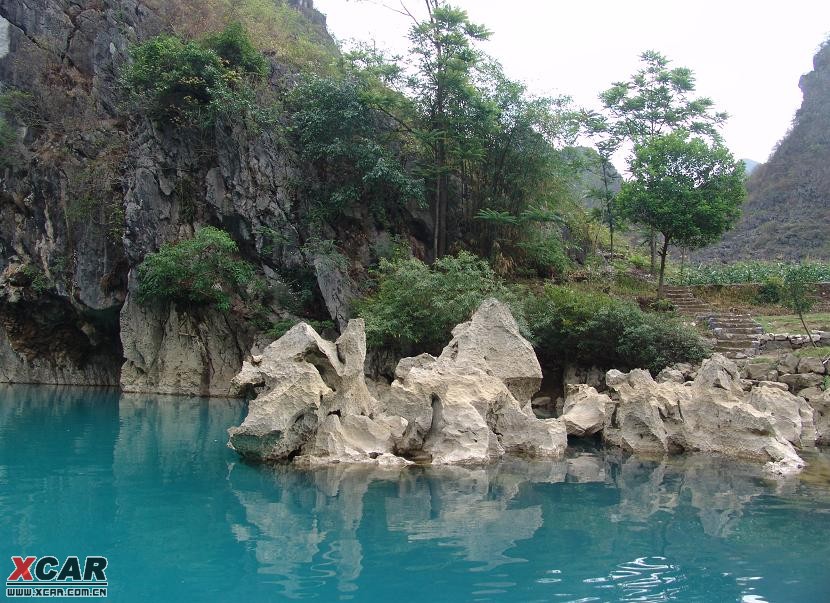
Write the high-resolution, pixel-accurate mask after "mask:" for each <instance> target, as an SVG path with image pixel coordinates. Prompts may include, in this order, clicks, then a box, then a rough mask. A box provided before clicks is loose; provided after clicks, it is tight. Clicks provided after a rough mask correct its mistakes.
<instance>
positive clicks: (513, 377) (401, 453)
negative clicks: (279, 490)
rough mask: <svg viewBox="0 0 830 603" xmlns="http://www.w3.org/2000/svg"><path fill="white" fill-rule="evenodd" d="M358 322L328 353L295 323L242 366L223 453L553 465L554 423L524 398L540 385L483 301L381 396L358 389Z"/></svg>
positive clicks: (561, 440) (507, 325)
mask: <svg viewBox="0 0 830 603" xmlns="http://www.w3.org/2000/svg"><path fill="white" fill-rule="evenodd" d="M363 329H364V326H363V321H362V320H352V321H349V323H348V326H347V327H346V329H345V331H344V332H343V335H341V337H340V338H339V339H338V340H337V341H336V342H335V343H331V342H328V341H326V340H324V339H322V338H321V337H320V336H319V335H318V334H317V333H316V332H315V331H314V329H312V328H311V327H310V326H308V325H307V324H304V323H301V324H299V325H297V326H295V327H294V328H292V329H291V330H290V331H289V332H288V333H286V334H285V335H284V336H283V337H282V338H281V339H279V340H278V341H276V342H274V343H273V344H271V345H270V346H268V347H267V348H266V349H265V350H264V352H263V354H262V356H261V357H257V358H256V359H254V360H255V361H256V362H254V361H252V362H245V363H244V365H243V367H242V370H241V371H240V373H239V374H238V375H237V376H236V377H235V378H234V380H233V387H234V388H235V391H236V392H237V393H245V392H246V390H250V389H253V390H254V391H256V392H258V393H259V395H258V397H257V398H255V399H254V400H253V401H252V402H251V405H250V410H249V414H248V417H246V419H245V421H244V422H243V424H242V425H241V426H239V427H235V428H232V429H231V430H230V431H229V433H230V442H229V445H230V446H231V447H232V448H234V449H235V450H236V451H237V452H239V453H240V454H241V455H242V456H244V457H247V458H251V459H255V460H264V461H278V460H287V459H291V458H295V457H296V460H297V462H300V463H304V464H310V465H314V464H320V463H332V462H373V463H378V464H406V463H410V462H412V461H411V460H410V459H417V460H421V461H429V462H432V463H433V464H453V463H483V462H487V461H489V460H491V459H493V458H496V457H499V456H501V455H503V454H505V453H513V454H522V455H527V456H532V457H541V458H559V457H561V456H562V454H563V453H564V451H565V448H566V446H567V435H566V430H565V426H564V424H563V423H562V422H561V421H560V420H558V419H545V420H541V419H538V418H536V416H535V415H534V414H533V411H532V410H531V408H530V398H531V396H532V395H533V394H534V393H536V391H537V390H538V388H539V384H540V383H541V381H542V371H541V369H540V367H539V363H538V361H537V360H536V356H535V354H534V353H533V348H532V347H531V346H530V344H529V343H528V342H527V341H526V340H525V339H524V338H523V337H522V336H521V334H520V333H519V329H518V326H517V325H516V321H515V320H514V319H513V316H512V315H511V314H510V311H509V310H508V309H507V307H506V306H504V305H503V304H502V303H500V302H498V301H496V300H493V299H491V300H486V301H485V302H483V303H482V304H481V306H480V307H479V309H478V310H477V311H476V313H475V314H474V315H473V317H472V319H471V320H470V321H469V322H466V323H463V324H461V325H459V326H458V327H456V329H455V330H454V331H453V335H454V337H453V340H452V341H451V342H450V343H449V344H448V345H447V347H446V348H444V350H443V352H442V353H441V355H440V356H439V357H438V358H435V357H433V356H429V355H428V354H423V355H421V356H417V357H414V358H404V359H403V360H401V361H400V363H399V365H398V368H397V369H396V371H395V374H396V377H397V378H396V380H395V381H394V382H393V383H392V384H391V386H389V387H383V386H376V385H374V384H373V387H372V389H371V391H370V389H369V388H368V387H367V384H366V381H365V379H364V376H363V364H364V361H365V357H366V341H365V333H364V330H363Z"/></svg>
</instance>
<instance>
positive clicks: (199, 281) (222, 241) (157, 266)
mask: <svg viewBox="0 0 830 603" xmlns="http://www.w3.org/2000/svg"><path fill="white" fill-rule="evenodd" d="M238 254H239V249H238V247H237V245H236V243H235V242H234V241H233V239H231V238H230V236H228V234H227V233H226V232H224V231H222V230H219V229H218V228H214V227H212V226H205V227H204V228H202V229H201V230H199V231H198V232H197V233H196V235H195V236H194V237H193V238H192V239H185V240H183V241H179V242H177V243H168V244H166V245H163V246H162V248H161V249H159V251H158V252H156V253H151V254H149V255H148V256H147V257H145V258H144V261H143V262H142V263H141V265H140V266H139V267H138V285H139V288H138V301H139V303H142V304H146V303H151V302H181V303H183V304H190V305H196V306H213V307H215V308H217V309H219V310H221V311H223V312H227V311H228V310H230V307H231V301H232V296H233V295H234V292H237V291H244V290H245V288H246V286H247V285H249V284H250V283H251V282H252V281H253V278H254V270H253V267H252V266H251V264H249V263H248V262H246V261H245V260H243V259H241V258H240V257H239V255H238Z"/></svg>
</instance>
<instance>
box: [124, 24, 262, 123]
mask: <svg viewBox="0 0 830 603" xmlns="http://www.w3.org/2000/svg"><path fill="white" fill-rule="evenodd" d="M131 54H132V62H131V63H130V65H129V66H128V67H127V68H126V69H125V71H124V73H123V77H122V80H123V84H124V86H125V88H126V90H127V92H128V94H129V97H130V99H131V101H132V102H133V103H134V105H135V106H136V107H137V108H138V109H139V110H141V111H143V112H144V113H146V114H147V115H148V116H150V117H152V118H154V119H159V120H163V121H167V122H170V123H173V124H176V125H181V126H188V127H208V126H211V125H213V123H214V122H215V121H216V119H217V118H219V117H221V116H240V115H241V116H252V117H256V118H261V117H262V115H263V113H262V112H261V111H260V110H259V109H258V107H257V105H256V102H255V99H254V94H253V91H252V85H253V83H254V82H256V81H257V80H259V79H262V77H263V76H264V75H265V73H266V72H267V62H266V61H265V58H264V57H263V56H262V55H261V54H260V53H259V52H258V51H257V50H256V49H255V48H254V47H253V46H252V44H251V41H250V39H249V38H248V36H247V33H246V32H245V30H244V28H242V26H241V25H239V24H238V23H232V24H230V25H228V26H227V28H225V30H224V31H222V32H221V33H218V34H214V35H210V36H208V37H206V38H204V39H203V40H202V41H201V42H196V41H184V40H182V39H180V38H178V37H176V36H170V35H161V36H158V37H155V38H152V39H151V40H148V41H147V42H144V43H142V44H139V45H137V46H135V47H134V48H133V49H132V53H131Z"/></svg>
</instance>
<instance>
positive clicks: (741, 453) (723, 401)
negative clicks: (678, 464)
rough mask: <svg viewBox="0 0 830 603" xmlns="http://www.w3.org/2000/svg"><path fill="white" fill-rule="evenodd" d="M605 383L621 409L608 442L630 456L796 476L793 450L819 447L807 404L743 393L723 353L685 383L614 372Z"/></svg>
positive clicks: (780, 395)
mask: <svg viewBox="0 0 830 603" xmlns="http://www.w3.org/2000/svg"><path fill="white" fill-rule="evenodd" d="M606 380H607V381H608V382H609V384H610V385H609V387H610V388H611V392H612V396H611V397H612V398H613V399H614V401H615V403H616V405H615V408H614V411H613V419H612V421H611V424H610V426H609V427H608V428H607V429H606V430H605V431H604V434H603V435H604V438H605V440H606V441H607V442H609V443H612V444H614V445H618V446H620V447H622V448H623V449H625V450H628V451H630V452H634V453H638V454H651V455H662V454H665V453H676V452H713V453H719V454H725V455H728V456H732V457H737V458H746V459H752V460H757V461H763V462H766V463H768V465H769V468H770V469H772V470H774V471H776V472H791V471H797V470H799V469H800V468H801V467H803V466H804V462H803V461H802V460H801V458H800V457H799V456H798V454H797V452H796V449H795V447H794V445H795V446H797V447H799V448H801V447H805V446H811V445H813V443H814V442H815V440H816V429H815V426H814V423H813V418H812V409H811V408H810V407H809V406H808V405H807V403H806V401H805V400H804V399H803V398H799V397H797V396H793V395H791V394H789V393H787V392H784V391H781V390H780V389H777V388H773V387H767V386H766V385H761V386H755V387H752V388H751V389H750V391H748V392H746V391H744V389H743V385H742V383H741V378H740V374H739V371H738V367H737V366H736V365H735V363H734V362H732V361H731V360H728V359H727V358H725V357H723V356H721V355H720V354H715V355H714V356H713V357H712V358H710V359H709V360H706V361H704V363H703V364H702V366H701V367H700V370H699V371H698V373H697V376H696V377H695V379H694V380H693V381H690V382H686V383H682V384H681V383H676V382H673V381H664V382H662V383H658V382H656V381H654V380H653V379H652V378H651V375H649V374H648V372H646V371H642V370H634V371H631V372H630V373H628V374H627V375H624V374H621V373H619V371H615V372H614V374H613V375H611V374H609V376H608V377H607V379H606Z"/></svg>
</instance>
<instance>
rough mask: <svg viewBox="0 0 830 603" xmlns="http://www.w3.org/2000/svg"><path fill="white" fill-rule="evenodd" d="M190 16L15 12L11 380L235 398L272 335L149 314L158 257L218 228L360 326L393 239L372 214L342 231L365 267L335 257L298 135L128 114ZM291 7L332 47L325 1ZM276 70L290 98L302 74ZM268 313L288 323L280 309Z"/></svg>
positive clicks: (6, 279) (7, 29)
mask: <svg viewBox="0 0 830 603" xmlns="http://www.w3.org/2000/svg"><path fill="white" fill-rule="evenodd" d="M173 4H176V3H165V2H157V1H149V0H80V1H72V2H70V1H68V0H27V1H25V2H24V1H23V0H0V85H1V86H2V92H3V93H4V94H3V99H4V103H3V105H2V106H0V109H2V110H3V111H4V112H5V113H6V116H5V117H6V118H7V121H8V122H9V123H10V124H12V125H13V126H14V131H15V134H16V136H15V142H14V144H13V145H10V146H7V147H4V153H5V154H6V157H4V158H3V160H2V161H0V273H1V274H2V275H1V276H0V327H2V328H0V381H7V382H9V381H11V382H39V383H66V384H85V385H115V384H120V385H121V386H122V387H123V389H125V390H127V391H137V392H164V393H184V394H198V395H227V393H228V386H229V382H230V379H231V378H232V377H233V375H235V374H236V373H237V372H238V370H239V368H240V367H241V365H242V361H243V359H244V357H245V356H246V354H248V353H249V351H250V350H251V348H252V346H254V347H255V346H256V345H257V343H260V344H265V343H267V342H268V339H267V337H266V336H265V335H264V334H263V333H261V332H259V331H262V330H264V329H262V328H261V327H260V328H259V330H258V328H257V327H255V326H253V322H252V321H251V320H249V319H250V316H246V315H245V313H244V312H235V311H231V312H228V313H222V312H219V311H218V310H213V309H210V308H192V307H187V306H182V305H181V304H179V305H177V304H157V305H140V304H138V303H137V302H136V283H137V278H136V277H137V275H136V267H137V266H138V265H139V264H140V263H141V261H142V260H143V259H144V258H145V257H146V255H147V254H148V253H152V252H155V251H157V250H158V249H159V248H160V247H161V246H162V245H163V244H165V243H167V242H172V241H176V240H179V239H182V238H187V237H188V236H192V235H193V233H194V232H195V231H196V230H198V229H199V228H200V227H202V226H205V225H212V226H217V227H219V228H221V229H223V230H225V231H226V232H227V233H229V234H230V236H231V237H232V238H233V239H234V241H235V242H236V243H237V245H238V247H239V249H240V252H241V254H242V256H243V257H244V258H245V259H246V260H248V261H249V262H251V263H252V264H253V265H254V266H255V268H256V272H257V274H258V276H259V277H260V278H262V279H263V280H264V282H265V283H266V285H267V286H268V287H271V288H274V289H278V288H279V287H283V288H285V286H286V281H287V279H288V277H287V276H286V275H303V277H304V278H306V280H307V281H308V287H309V290H310V293H311V295H312V296H313V297H314V299H316V300H317V303H318V306H319V308H320V311H321V313H323V314H328V315H329V316H330V317H331V318H332V319H334V320H335V321H337V322H339V323H340V324H341V325H345V321H346V319H347V318H348V314H349V302H350V299H349V297H350V295H351V291H352V290H353V287H354V286H353V284H352V278H351V275H353V274H354V273H359V272H360V271H361V270H363V266H364V265H365V263H366V262H367V261H368V259H367V258H370V257H371V255H372V252H371V249H370V243H371V242H372V241H376V240H378V239H382V238H383V237H384V236H385V234H384V232H383V228H382V227H381V226H380V225H379V224H378V223H377V221H376V220H375V219H374V218H373V217H372V216H370V215H368V213H367V212H363V211H362V210H359V209H358V210H355V211H353V212H351V214H350V215H347V216H345V217H344V219H342V220H340V221H339V222H338V224H337V225H336V226H335V227H326V228H327V230H326V231H325V232H323V233H322V235H323V236H324V237H325V238H326V239H328V240H332V241H335V243H340V242H346V241H347V242H348V244H347V245H346V244H344V245H343V247H344V248H347V255H348V257H347V258H346V262H345V263H332V262H326V261H322V260H321V258H320V257H318V255H317V253H316V252H315V251H314V250H313V249H312V248H310V247H309V246H308V245H306V243H308V241H309V239H310V238H311V236H312V235H311V233H310V232H309V229H308V227H307V220H305V219H304V217H305V213H306V212H307V207H306V203H305V200H304V199H303V198H302V197H301V195H299V194H298V192H297V191H298V190H299V187H298V186H297V183H298V182H303V181H305V182H307V181H308V180H310V179H313V178H316V177H319V175H315V174H314V173H313V170H310V169H308V166H306V165H304V164H303V162H302V161H301V159H300V158H299V155H298V153H297V151H296V149H295V148H294V146H293V145H292V142H291V140H290V137H288V138H286V137H285V136H283V135H282V134H280V133H278V132H277V130H276V129H267V128H265V129H256V130H253V129H250V128H246V127H245V125H244V124H241V123H236V122H234V121H233V120H219V121H217V123H216V125H215V126H213V127H211V128H210V129H208V130H202V131H200V132H193V131H189V130H187V129H184V128H176V127H172V126H169V125H167V126H165V125H163V124H159V123H156V122H154V121H152V120H150V119H147V118H146V117H144V116H142V115H138V114H132V113H131V112H130V111H129V110H128V109H126V105H125V103H124V102H123V94H122V91H121V89H120V87H119V74H120V72H121V70H122V67H123V65H124V64H125V63H126V62H127V61H129V60H130V59H129V49H130V47H131V45H133V44H136V43H139V42H141V41H144V40H147V39H149V38H151V37H153V36H155V35H158V34H159V33H165V32H170V31H172V25H171V24H172V23H173V22H174V19H175V18H181V16H180V15H179V16H178V17H175V16H174V15H172V14H171V11H173V10H175V9H174V7H172V6H171V5H173ZM289 4H291V5H292V6H294V8H295V9H296V10H298V11H299V14H300V15H302V18H305V19H307V20H309V22H310V23H311V24H312V26H313V27H316V28H318V29H320V31H321V32H322V33H323V34H324V35H327V34H325V32H324V28H325V19H324V17H323V16H322V15H320V13H318V12H316V11H315V10H314V8H313V6H312V3H311V2H310V0H301V1H292V2H289ZM194 18H195V17H194ZM267 58H268V62H269V75H268V85H267V87H268V90H269V92H270V93H271V94H273V95H274V96H275V97H276V98H278V99H279V98H280V96H282V95H285V94H286V91H287V90H288V89H289V88H290V87H291V85H292V81H293V80H294V75H293V73H292V70H291V68H290V67H287V66H286V65H284V64H282V63H281V61H280V58H279V57H278V56H275V55H274V54H273V53H271V54H270V55H268V57H267ZM398 230H400V228H398ZM319 234H320V233H315V234H314V236H319ZM264 311H265V313H266V315H267V317H268V319H270V320H271V321H277V320H280V319H282V318H285V317H286V316H287V311H286V309H285V308H284V307H283V305H282V304H281V302H280V301H279V299H278V298H277V297H275V298H273V299H272V300H271V301H270V302H269V303H268V304H267V307H266V308H264ZM323 317H324V316H322V315H321V318H323Z"/></svg>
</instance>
